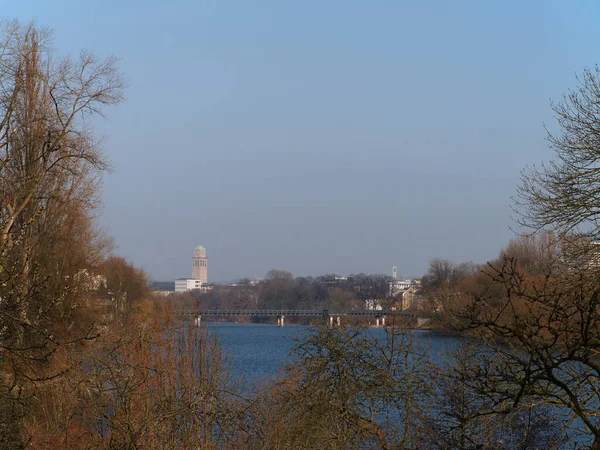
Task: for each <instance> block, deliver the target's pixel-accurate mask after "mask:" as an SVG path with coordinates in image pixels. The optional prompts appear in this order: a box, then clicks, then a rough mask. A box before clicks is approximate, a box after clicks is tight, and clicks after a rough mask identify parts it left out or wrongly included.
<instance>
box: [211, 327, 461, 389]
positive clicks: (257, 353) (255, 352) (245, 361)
mask: <svg viewBox="0 0 600 450" xmlns="http://www.w3.org/2000/svg"><path fill="white" fill-rule="evenodd" d="M207 327H208V328H209V330H212V331H215V332H216V333H217V334H218V336H219V338H220V341H221V345H222V347H223V348H224V349H225V350H226V351H227V353H228V354H229V355H231V357H232V359H233V372H234V375H242V376H243V377H244V379H245V380H246V382H247V383H249V385H253V384H255V383H256V382H257V381H260V380H261V379H264V378H267V377H271V376H274V375H277V373H278V371H280V370H281V369H282V368H283V366H284V365H285V364H286V363H287V362H289V361H290V350H291V349H292V347H293V346H294V344H295V342H294V338H301V337H302V336H303V334H305V333H306V332H307V331H308V330H310V329H311V327H308V326H285V327H283V328H280V327H277V326H275V325H270V324H269V325H267V324H237V323H208V322H207ZM371 331H372V332H373V334H374V335H375V336H376V337H377V336H381V337H383V335H384V330H383V329H381V328H373V329H371ZM412 333H413V335H414V337H415V339H416V343H417V344H420V345H422V348H426V349H428V351H429V352H431V353H433V355H432V356H433V357H434V358H435V357H436V356H437V355H438V354H440V353H442V352H443V351H445V350H447V349H448V347H449V346H451V345H452V344H454V343H457V342H458V339H457V338H454V337H449V336H443V335H439V334H436V333H431V332H429V331H423V330H415V331H412Z"/></svg>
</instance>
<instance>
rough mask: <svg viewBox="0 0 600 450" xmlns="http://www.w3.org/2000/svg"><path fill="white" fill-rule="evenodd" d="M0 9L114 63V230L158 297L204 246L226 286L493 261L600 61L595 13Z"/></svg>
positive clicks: (329, 5)
mask: <svg viewBox="0 0 600 450" xmlns="http://www.w3.org/2000/svg"><path fill="white" fill-rule="evenodd" d="M1 3H2V14H3V15H4V16H5V17H8V18H13V17H16V18H18V19H20V20H21V21H29V20H32V19H34V20H35V21H36V22H37V23H38V24H40V25H43V26H47V27H50V28H52V29H54V30H55V42H56V46H57V48H58V49H59V50H60V51H61V52H64V53H71V54H76V53H77V52H78V51H79V50H80V49H81V48H86V49H90V50H93V51H95V52H96V53H97V54H98V55H100V56H108V55H115V56H117V57H118V58H119V59H120V63H119V67H120V69H121V70H122V72H123V73H124V76H125V78H126V80H127V82H128V84H129V88H128V89H127V92H126V96H127V100H126V102H125V103H124V104H123V105H121V106H119V107H118V108H116V109H114V110H111V111H109V118H108V120H107V121H102V122H99V123H98V124H97V127H98V130H99V132H100V133H103V134H105V135H106V136H107V140H106V143H105V151H106V154H107V155H108V156H109V158H110V159H111V161H112V163H113V165H114V167H115V170H114V172H113V173H111V174H109V175H107V176H106V177H105V181H104V193H103V199H104V211H103V214H102V217H101V223H102V225H103V226H105V227H106V228H107V229H108V230H109V232H110V234H111V235H112V236H114V238H115V241H116V244H117V246H118V248H117V253H119V254H120V255H122V256H124V257H126V258H127V259H129V260H130V261H132V262H133V263H135V264H136V265H139V266H141V267H143V268H145V269H146V270H147V271H148V272H149V273H150V275H151V276H152V277H153V278H154V279H156V280H169V279H173V278H176V277H185V276H190V274H191V264H190V263H191V256H192V250H193V248H194V247H195V246H196V245H198V244H202V245H203V246H204V247H206V248H207V252H208V257H209V278H210V280H212V281H225V280H230V279H235V278H239V277H242V276H254V274H255V273H256V274H257V275H258V276H259V277H261V276H263V275H264V274H265V273H266V272H267V271H268V270H269V269H271V268H279V269H286V270H290V271H291V272H292V273H294V275H318V274H323V273H337V274H341V275H345V274H348V273H352V272H369V273H373V272H377V273H382V272H383V273H388V272H390V273H391V266H392V265H397V266H398V271H399V272H400V273H401V274H406V275H415V276H417V275H420V274H422V273H423V272H424V271H425V270H426V268H427V263H428V261H429V260H430V259H431V258H433V257H442V258H448V259H452V260H455V261H457V262H460V261H467V260H472V261H475V262H485V261H486V260H488V259H491V258H494V257H495V256H496V255H497V253H498V251H499V250H500V248H501V247H502V246H503V245H505V243H506V242H507V241H508V239H510V238H511V236H512V231H511V230H510V227H511V226H512V225H513V223H512V221H511V219H510V214H511V208H510V205H511V200H510V196H511V195H512V194H513V193H514V191H515V187H516V185H517V183H518V179H519V172H520V170H521V169H522V168H523V167H525V166H526V165H531V164H534V163H539V162H541V161H543V160H548V159H550V158H551V157H552V154H551V153H550V151H549V150H548V149H547V145H546V141H545V132H544V128H543V125H544V123H546V124H547V125H548V126H549V127H550V128H552V127H553V126H554V124H553V119H552V114H551V110H550V107H549V101H550V99H551V98H552V99H559V98H560V96H561V95H562V93H563V92H565V91H566V90H567V89H569V88H571V87H574V86H575V74H576V73H578V72H581V70H582V69H583V68H585V67H589V66H593V65H594V64H596V63H597V62H599V59H600V58H599V56H600V55H599V52H598V43H599V42H600V27H599V26H598V24H599V23H600V22H599V19H600V5H599V4H598V3H597V2H594V1H587V2H586V1H578V2H566V1H560V2H559V1H527V2H523V1H495V2H484V1H479V0H477V1H476V0H473V1H452V2H451V1H419V2H414V1H411V2H405V1H399V0H396V1H369V2H365V1H349V0H345V1H301V2H300V1H283V0H277V1H252V2H250V1H227V0H220V1H184V0H173V1H169V2H165V1H157V0H147V1H131V0H121V1H119V2H116V1H107V0H104V1H98V0H87V1H85V2H84V1H75V0H62V1H61V0H56V1H52V2H49V1H44V0H28V1H12V2H7V1H4V2H1Z"/></svg>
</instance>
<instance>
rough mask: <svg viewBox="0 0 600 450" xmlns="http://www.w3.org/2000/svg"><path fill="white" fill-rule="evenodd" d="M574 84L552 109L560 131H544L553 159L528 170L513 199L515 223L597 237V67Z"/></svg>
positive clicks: (599, 128) (599, 166) (599, 222)
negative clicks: (575, 86) (574, 86)
mask: <svg viewBox="0 0 600 450" xmlns="http://www.w3.org/2000/svg"><path fill="white" fill-rule="evenodd" d="M577 80H578V86H577V88H576V89H574V90H570V91H568V92H567V93H566V94H565V95H564V96H563V99H562V101H560V102H558V103H552V105H551V107H552V110H553V112H554V115H555V117H556V120H557V122H558V131H557V132H556V133H552V132H550V131H547V139H548V142H549V146H550V149H552V150H553V151H554V155H555V160H553V161H550V162H549V163H547V164H543V165H542V166H541V167H539V168H537V167H535V166H534V167H533V168H531V169H526V170H525V171H523V173H522V177H521V178H522V182H521V185H520V187H519V189H518V193H517V197H516V205H515V210H516V212H517V218H518V221H519V223H521V224H522V225H525V226H526V227H528V228H532V229H533V230H540V229H543V228H546V227H548V228H550V229H552V230H554V231H555V232H556V234H557V237H559V238H562V237H565V236H568V235H569V234H571V233H575V234H580V233H584V234H585V235H588V236H590V237H591V238H592V239H593V240H597V239H598V238H600V216H599V214H600V200H599V199H600V71H599V68H598V66H596V67H595V68H594V69H585V70H584V71H583V74H582V75H581V77H578V79H577Z"/></svg>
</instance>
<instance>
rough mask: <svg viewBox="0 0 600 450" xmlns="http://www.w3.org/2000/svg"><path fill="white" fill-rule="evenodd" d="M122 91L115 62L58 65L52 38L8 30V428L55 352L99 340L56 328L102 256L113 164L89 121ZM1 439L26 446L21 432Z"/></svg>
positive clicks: (3, 352)
mask: <svg viewBox="0 0 600 450" xmlns="http://www.w3.org/2000/svg"><path fill="white" fill-rule="evenodd" d="M122 90H123V83H122V81H121V78H120V76H119V74H118V72H117V70H116V68H115V60H114V59H112V58H109V59H107V60H104V61H99V60H97V59H96V58H95V57H94V56H93V55H92V54H90V53H88V52H82V53H81V54H80V55H79V58H78V59H77V60H75V61H74V60H72V59H70V58H59V57H57V56H56V54H55V52H54V49H53V46H52V40H51V34H50V32H49V31H47V30H44V29H41V28H39V27H37V26H35V25H33V24H29V25H26V26H23V25H20V24H19V23H18V22H16V21H12V22H4V23H2V24H1V26H0V368H1V369H2V377H1V378H0V402H2V405H0V410H1V411H2V412H3V413H6V412H8V414H9V417H1V418H0V423H1V424H2V426H12V425H10V424H11V423H13V422H14V421H15V420H17V419H16V418H19V417H21V416H22V415H23V414H24V408H23V407H24V403H25V402H24V399H26V398H27V397H29V396H31V395H32V392H31V389H32V388H33V387H34V386H35V385H36V384H38V383H40V382H42V381H44V380H48V379H50V378H52V377H54V376H56V375H58V374H59V373H60V370H57V371H55V372H48V371H47V370H46V369H47V368H48V367H47V364H46V363H47V362H48V360H49V359H50V357H51V356H52V355H53V354H54V353H55V352H56V351H57V349H58V348H60V347H61V346H63V345H65V344H67V343H69V342H71V343H72V342H75V341H77V340H79V339H82V338H89V337H91V335H90V333H89V330H88V332H86V333H83V334H80V335H77V336H67V335H65V334H64V333H61V332H59V329H57V328H60V329H62V330H65V329H68V328H69V325H70V323H65V320H66V321H67V322H68V320H69V315H70V312H71V311H72V310H73V309H74V308H76V307H77V304H76V302H74V297H77V290H78V288H79V284H80V283H79V282H78V280H77V277H76V275H77V274H78V273H80V272H81V270H83V269H87V268H89V266H90V265H91V264H93V260H94V259H95V258H96V257H97V256H98V255H99V253H101V247H102V246H101V245H100V241H101V240H102V239H100V241H99V240H98V238H99V235H98V233H97V230H96V228H95V227H94V225H93V208H94V206H95V202H96V194H97V186H98V184H97V181H98V178H97V176H98V174H99V172H101V171H102V170H105V169H106V168H107V162H106V161H105V159H104V157H103V155H102V153H101V150H100V147H99V142H98V141H97V140H96V139H95V138H94V136H93V134H92V129H91V120H92V119H93V117H94V116H98V115H102V111H103V107H104V106H107V105H113V104H117V103H119V102H120V101H121V99H122ZM78 245H81V247H80V248H78ZM57 318H58V319H59V320H57ZM16 429H20V427H19V426H18V425H17V426H16V428H15V430H16ZM0 436H2V437H3V438H4V439H12V440H14V441H15V442H16V441H19V440H22V436H17V435H16V434H15V431H14V430H13V431H11V432H6V429H0ZM15 442H11V443H8V444H7V441H2V442H1V443H2V444H5V445H13V446H14V445H16V444H15Z"/></svg>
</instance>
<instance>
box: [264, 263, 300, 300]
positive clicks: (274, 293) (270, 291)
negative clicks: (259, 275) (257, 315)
mask: <svg viewBox="0 0 600 450" xmlns="http://www.w3.org/2000/svg"><path fill="white" fill-rule="evenodd" d="M293 288H294V277H293V275H292V274H291V273H290V272H287V271H285V270H275V269H273V270H270V271H269V272H268V273H267V276H266V277H265V280H264V281H262V282H261V283H260V284H259V296H260V300H261V302H262V304H263V308H266V309H285V308H288V307H290V306H291V305H290V300H291V299H292V291H293Z"/></svg>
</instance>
